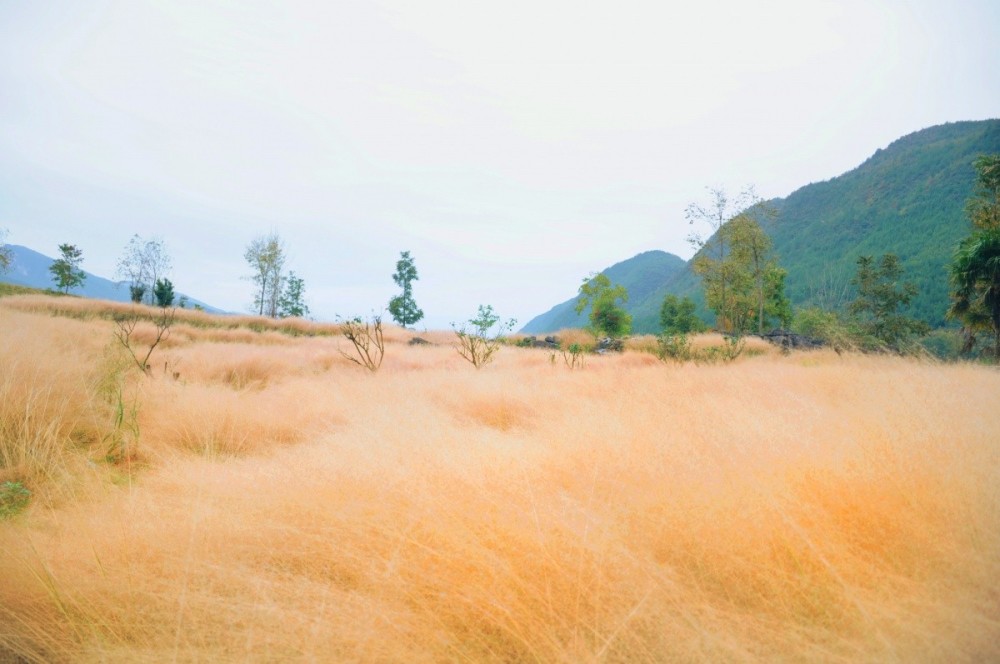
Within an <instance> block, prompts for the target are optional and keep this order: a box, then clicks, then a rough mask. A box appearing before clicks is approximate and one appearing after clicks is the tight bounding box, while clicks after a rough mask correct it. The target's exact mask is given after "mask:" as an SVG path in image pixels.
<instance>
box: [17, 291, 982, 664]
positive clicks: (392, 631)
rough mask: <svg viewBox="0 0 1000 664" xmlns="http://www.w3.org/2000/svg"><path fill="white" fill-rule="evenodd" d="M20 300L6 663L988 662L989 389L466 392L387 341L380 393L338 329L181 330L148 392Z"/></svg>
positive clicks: (588, 367) (925, 372)
mask: <svg viewBox="0 0 1000 664" xmlns="http://www.w3.org/2000/svg"><path fill="white" fill-rule="evenodd" d="M21 297H23V296H11V297H7V298H3V299H2V300H0V464H2V465H0V483H4V482H10V483H17V484H19V485H21V486H24V487H26V488H27V489H28V490H30V491H31V502H30V503H29V504H28V506H27V507H26V508H25V509H24V510H23V511H21V512H20V513H18V514H16V515H14V516H11V517H8V518H4V519H2V520H0V551H3V555H0V661H27V662H51V661H95V662H96V661H129V662H162V661H223V662H225V661H248V660H249V661H357V662H373V661H393V662H396V661H400V662H402V661H405V662H438V661H456V660H457V661H486V662H491V661H492V662H521V661H526V662H527V661H546V662H550V661H551V662H580V661H594V662H596V661H607V662H662V661H689V662H697V661H706V662H720V661H724V662H771V661H810V662H854V661H885V662H898V661H906V662H922V661H926V662H932V661H955V662H980V661H997V660H998V659H1000V594H998V593H997V590H996V584H995V580H996V579H997V578H1000V510H998V487H1000V454H998V445H1000V421H998V419H997V417H996V413H997V412H1000V373H998V372H997V371H996V370H995V369H991V368H986V367H980V366H973V365H941V364H931V363H921V362H917V361H913V360H904V359H897V358H890V357H864V356H851V355H844V356H837V355H836V354H833V353H825V352H815V353H802V354H792V355H788V356H782V355H780V354H777V353H770V352H765V353H763V354H761V355H757V356H755V357H748V358H744V359H740V360H738V361H737V362H735V363H733V364H729V365H708V366H699V365H694V364H686V365H664V364H661V363H659V362H658V361H656V360H655V359H654V358H652V357H651V356H649V355H646V354H641V353H638V352H632V351H629V352H626V353H624V354H622V355H618V356H613V357H610V356H609V357H594V358H588V360H587V361H586V363H585V365H584V367H583V369H580V370H570V369H569V368H567V367H566V366H564V365H563V364H561V363H552V362H550V359H549V355H548V353H547V352H545V351H544V350H535V349H519V348H514V347H508V348H504V349H502V350H501V352H500V353H499V355H498V359H497V361H496V362H495V363H494V364H492V365H490V366H488V367H486V368H484V369H483V370H481V371H475V370H474V369H472V367H471V366H470V365H468V364H466V363H464V361H463V360H462V359H461V358H460V357H459V356H458V355H457V354H456V353H455V351H454V350H453V349H452V348H451V346H450V339H449V335H448V334H445V333H431V334H429V335H427V336H428V338H429V339H430V340H431V341H432V342H434V345H430V346H408V345H407V344H406V341H407V340H408V338H409V334H408V333H406V332H404V331H401V330H397V329H393V330H390V332H389V335H388V336H389V338H388V341H389V343H388V347H387V354H386V360H385V363H384V365H383V367H382V369H381V371H380V372H379V373H377V374H375V375H369V374H367V373H366V372H364V371H363V370H361V369H359V368H358V367H356V366H354V365H352V364H351V363H350V362H348V361H347V360H346V359H345V358H343V357H342V356H341V354H340V353H339V350H349V349H347V348H345V347H344V345H343V341H342V339H341V338H339V337H336V336H306V335H304V334H298V335H293V334H291V333H284V332H282V331H281V330H277V329H266V328H264V327H262V326H257V328H258V329H259V331H255V330H254V329H251V328H250V327H246V328H240V329H230V328H224V327H211V326H208V325H198V326H196V325H194V324H193V323H182V324H181V323H179V324H178V325H177V327H176V329H175V330H174V333H173V334H172V335H171V337H170V339H169V340H168V343H167V347H166V348H163V349H157V351H156V354H154V356H153V359H154V361H153V366H154V367H155V371H154V372H153V375H152V376H148V377H142V376H139V375H137V373H136V372H127V371H124V370H123V366H126V365H125V364H123V362H122V358H121V357H120V355H119V354H118V352H117V351H116V349H115V346H114V345H113V344H111V343H110V342H111V341H112V337H111V329H112V322H111V321H109V320H106V319H105V318H103V317H101V316H100V315H94V316H92V317H83V316H79V315H74V316H73V317H67V316H66V315H56V316H53V315H52V314H51V313H49V312H46V311H45V300H44V299H42V298H40V297H39V296H31V297H33V298H34V299H33V300H30V304H31V306H27V305H26V304H24V303H23V302H22V304H21V305H19V306H16V305H17V304H18V302H19V300H20V298H21ZM53 302H56V303H57V304H54V305H53V306H54V307H56V310H58V307H61V306H63V304H62V303H61V302H59V301H58V300H54V299H53ZM94 306H97V305H94ZM78 313H79V312H77V314H78ZM123 371H124V373H123ZM119 443H121V444H123V445H125V446H126V447H127V448H128V449H129V450H130V451H131V455H130V456H129V457H128V458H127V459H124V460H123V459H119V460H115V459H114V457H113V455H112V458H111V459H109V458H108V454H109V451H114V450H115V449H118V447H116V446H117V445H118V444H119Z"/></svg>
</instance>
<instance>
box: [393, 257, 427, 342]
mask: <svg viewBox="0 0 1000 664" xmlns="http://www.w3.org/2000/svg"><path fill="white" fill-rule="evenodd" d="M419 278H420V277H418V276H417V267H416V265H414V263H413V258H411V257H410V252H408V251H404V252H402V253H400V255H399V260H398V261H396V273H395V274H393V275H392V280H393V281H395V282H396V285H397V286H399V287H400V288H402V289H403V292H402V293H401V294H399V295H397V296H396V297H394V298H392V299H391V300H389V314H391V315H392V319H393V320H394V321H396V322H397V323H399V324H400V325H402V326H403V327H404V328H405V327H409V326H410V325H414V324H416V323H417V321H419V320H420V319H421V318H423V317H424V312H423V311H422V310H421V309H419V308H418V307H417V303H416V301H414V299H413V282H414V281H417V280H418V279H419Z"/></svg>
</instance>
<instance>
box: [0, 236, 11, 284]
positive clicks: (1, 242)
mask: <svg viewBox="0 0 1000 664" xmlns="http://www.w3.org/2000/svg"><path fill="white" fill-rule="evenodd" d="M13 262H14V252H12V251H11V250H10V247H8V246H7V229H5V228H0V274H3V273H4V272H6V271H7V270H9V269H10V266H11V263H13Z"/></svg>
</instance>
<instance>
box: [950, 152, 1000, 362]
mask: <svg viewBox="0 0 1000 664" xmlns="http://www.w3.org/2000/svg"><path fill="white" fill-rule="evenodd" d="M974 166H975V168H976V189H975V194H974V196H973V198H971V199H970V200H969V203H968V204H967V205H966V211H967V213H968V215H969V219H970V221H971V222H972V233H971V234H970V235H969V236H968V237H967V238H965V239H964V240H962V242H961V243H960V244H959V246H958V248H957V249H956V250H955V254H954V256H953V258H952V261H951V264H950V265H949V272H950V275H951V286H952V291H951V306H950V307H949V309H948V314H947V315H948V317H949V318H951V319H955V320H959V321H961V322H962V326H963V331H964V336H965V339H966V341H965V346H964V348H963V349H962V350H963V351H964V352H966V353H968V352H971V351H972V350H973V349H974V347H975V345H976V335H977V334H979V333H981V332H984V333H987V334H989V335H991V336H992V337H993V357H994V359H995V360H996V361H998V362H1000V154H998V155H984V156H982V157H979V158H978V159H976V161H975V162H974Z"/></svg>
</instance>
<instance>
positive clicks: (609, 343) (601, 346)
mask: <svg viewBox="0 0 1000 664" xmlns="http://www.w3.org/2000/svg"><path fill="white" fill-rule="evenodd" d="M623 350H625V342H624V341H623V340H622V339H612V338H611V337H604V338H603V339H601V340H600V341H598V342H597V348H596V349H595V351H596V352H598V353H608V352H611V353H620V352H622V351H623Z"/></svg>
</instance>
